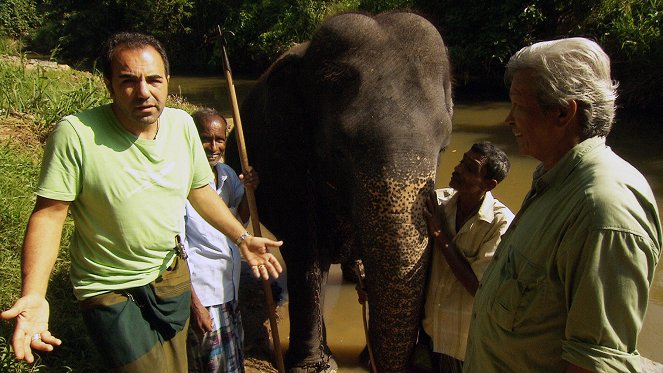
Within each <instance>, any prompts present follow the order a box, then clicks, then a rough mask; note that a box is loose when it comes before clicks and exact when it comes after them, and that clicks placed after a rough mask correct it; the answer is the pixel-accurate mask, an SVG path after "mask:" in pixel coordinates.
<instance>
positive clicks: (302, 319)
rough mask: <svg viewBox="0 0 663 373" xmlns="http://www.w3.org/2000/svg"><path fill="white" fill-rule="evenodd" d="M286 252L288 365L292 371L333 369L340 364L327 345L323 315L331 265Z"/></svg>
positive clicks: (286, 360)
mask: <svg viewBox="0 0 663 373" xmlns="http://www.w3.org/2000/svg"><path fill="white" fill-rule="evenodd" d="M295 255H298V253H295ZM299 255H301V254H299ZM283 256H284V259H285V261H286V266H287V271H288V273H287V276H288V298H289V301H288V312H289V318H290V345H289V348H288V351H287V353H286V358H285V364H286V368H287V370H288V372H289V373H300V372H301V373H303V372H330V371H333V370H335V369H337V366H336V362H335V361H334V360H333V359H332V358H331V352H330V351H329V348H328V347H327V343H326V337H325V328H324V320H323V317H322V305H323V302H324V287H325V284H326V283H327V275H328V273H329V265H326V266H325V267H326V268H320V265H319V264H318V261H317V260H314V264H313V265H303V263H302V262H301V261H300V260H301V259H302V258H301V257H298V258H290V257H289V255H288V254H285V251H284V255H283ZM290 259H292V260H290Z"/></svg>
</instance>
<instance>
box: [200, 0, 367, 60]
mask: <svg viewBox="0 0 663 373" xmlns="http://www.w3.org/2000/svg"><path fill="white" fill-rule="evenodd" d="M202 3H206V4H207V5H205V6H202V7H199V8H198V10H199V12H205V14H204V15H203V14H200V13H198V14H197V15H196V18H197V19H198V20H200V21H201V22H199V24H201V28H200V29H199V30H198V32H199V33H200V35H201V39H202V35H205V34H206V35H214V34H215V30H216V25H220V26H221V27H222V28H223V29H224V30H229V31H232V32H233V33H234V36H232V37H226V40H227V43H228V46H227V50H228V55H229V57H230V59H231V65H232V66H233V70H237V71H244V72H247V71H248V72H256V71H261V70H263V69H264V68H266V67H267V66H268V65H269V63H270V62H271V61H273V60H274V59H275V58H276V56H278V55H279V54H281V53H282V52H284V51H286V50H287V49H288V48H290V47H291V46H293V45H294V44H296V43H300V42H303V41H306V40H308V39H310V38H311V35H312V34H313V32H314V31H315V29H316V28H317V27H318V26H319V25H320V23H322V21H323V20H324V19H325V18H327V17H328V16H330V15H333V14H337V13H341V12H346V11H351V10H356V9H357V8H358V7H359V4H360V2H359V0H335V1H329V0H288V1H283V0H262V1H256V2H248V1H245V2H241V1H235V2H233V1H225V2H224V1H221V2H220V1H213V0H212V1H202ZM213 4H215V5H218V8H216V12H215V13H213V14H210V13H209V12H208V10H209V9H211V8H213V7H214V5H213ZM199 5H200V3H199ZM194 34H195V32H194ZM201 39H199V40H201ZM208 61H209V64H210V65H212V66H217V68H218V66H219V65H220V62H219V61H221V59H220V43H219V41H218V40H217V41H216V43H215V46H214V48H213V50H212V52H211V53H210V54H209V55H208Z"/></svg>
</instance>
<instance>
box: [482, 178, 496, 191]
mask: <svg viewBox="0 0 663 373" xmlns="http://www.w3.org/2000/svg"><path fill="white" fill-rule="evenodd" d="M482 184H483V189H484V190H485V191H486V192H490V191H491V190H493V189H495V187H496V186H497V180H495V179H489V180H484V181H483V182H482Z"/></svg>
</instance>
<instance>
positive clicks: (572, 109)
mask: <svg viewBox="0 0 663 373" xmlns="http://www.w3.org/2000/svg"><path fill="white" fill-rule="evenodd" d="M567 104H568V105H567V106H566V107H560V108H559V109H558V110H559V111H558V116H557V123H558V125H559V126H566V125H567V124H569V123H571V122H572V121H574V120H575V119H576V115H577V113H578V103H577V102H576V101H575V100H569V101H567Z"/></svg>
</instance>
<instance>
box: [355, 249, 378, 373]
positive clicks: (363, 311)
mask: <svg viewBox="0 0 663 373" xmlns="http://www.w3.org/2000/svg"><path fill="white" fill-rule="evenodd" d="M355 273H356V274H357V281H358V282H359V288H360V289H363V290H366V287H365V286H364V269H363V268H362V264H361V262H360V261H359V260H357V261H355ZM367 302H368V301H367V300H366V301H364V302H363V303H362V304H361V316H362V320H363V321H364V335H365V336H366V348H367V349H368V358H369V360H370V361H371V368H372V369H373V370H372V371H371V372H372V373H377V372H378V370H377V368H376V367H375V357H374V356H373V348H372V347H371V337H370V336H369V334H368V320H367V318H366V303H367Z"/></svg>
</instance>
